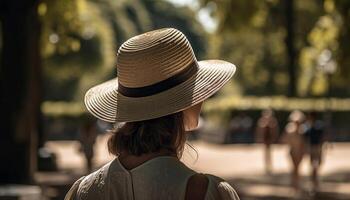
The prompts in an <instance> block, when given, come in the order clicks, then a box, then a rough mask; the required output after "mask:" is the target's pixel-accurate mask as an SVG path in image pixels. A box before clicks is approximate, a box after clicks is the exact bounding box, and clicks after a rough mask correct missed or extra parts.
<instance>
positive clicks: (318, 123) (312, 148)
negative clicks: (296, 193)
mask: <svg viewBox="0 0 350 200" xmlns="http://www.w3.org/2000/svg"><path fill="white" fill-rule="evenodd" d="M305 139H306V141H307V144H308V153H309V154H310V164H311V168H312V172H311V180H312V185H313V191H316V190H317V189H318V185H319V180H318V172H319V168H320V166H321V163H322V157H323V155H322V154H323V150H322V148H323V144H324V142H325V141H326V134H325V130H324V123H323V121H322V120H319V119H317V114H316V112H310V113H308V115H307V119H306V123H305Z"/></svg>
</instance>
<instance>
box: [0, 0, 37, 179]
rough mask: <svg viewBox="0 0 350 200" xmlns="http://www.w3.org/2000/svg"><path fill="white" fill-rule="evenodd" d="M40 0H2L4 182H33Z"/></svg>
mask: <svg viewBox="0 0 350 200" xmlns="http://www.w3.org/2000/svg"><path fill="white" fill-rule="evenodd" d="M37 3H38V2H37V1H36V0H7V1H4V0H3V1H2V2H1V3H0V9H1V12H0V13H1V14H0V17H1V18H0V21H1V32H2V54H1V68H0V69H1V71H0V76H1V80H0V83H1V111H2V112H1V113H2V114H3V117H2V124H1V134H0V160H2V164H1V165H0V183H29V182H31V181H32V177H33V173H34V172H35V170H36V155H37V144H36V143H37V130H38V129H37V124H38V123H40V122H39V120H38V116H40V102H41V95H40V91H41V89H40V86H41V84H40V83H41V63H40V43H39V41H40V23H39V20H38V16H37Z"/></svg>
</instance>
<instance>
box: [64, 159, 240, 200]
mask: <svg viewBox="0 0 350 200" xmlns="http://www.w3.org/2000/svg"><path fill="white" fill-rule="evenodd" d="M194 174H196V172H195V171H193V170H191V169H190V168H188V167H187V166H185V165H184V164H183V163H182V162H180V161H179V160H178V159H177V158H175V157H170V156H160V157H156V158H153V159H151V160H148V161H146V162H145V163H143V164H141V165H139V166H137V167H136V168H133V169H131V170H126V169H125V168H124V167H123V165H122V164H121V163H120V162H119V160H118V158H116V159H114V160H113V161H112V162H110V163H108V164H106V165H105V166H103V167H101V168H100V169H99V170H97V171H95V172H93V173H91V174H90V175H88V176H84V177H82V178H80V179H79V180H78V181H76V182H75V183H74V185H73V186H72V188H71V189H70V190H69V192H68V193H67V195H66V198H65V200H157V199H162V200H166V199H168V200H175V199H176V200H180V199H181V200H182V199H184V198H185V195H186V194H185V193H186V187H187V180H188V179H189V178H190V177H191V176H192V175H194ZM206 176H207V177H208V180H209V184H208V188H207V193H206V197H205V199H208V200H209V199H210V200H211V199H225V200H226V199H229V200H239V197H238V195H237V193H236V191H235V190H234V189H233V188H232V187H231V186H230V185H229V184H228V183H227V182H225V181H224V180H222V179H220V178H218V177H215V176H213V175H206Z"/></svg>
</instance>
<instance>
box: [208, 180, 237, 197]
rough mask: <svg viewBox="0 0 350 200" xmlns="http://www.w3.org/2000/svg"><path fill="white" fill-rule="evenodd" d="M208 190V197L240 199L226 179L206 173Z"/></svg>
mask: <svg viewBox="0 0 350 200" xmlns="http://www.w3.org/2000/svg"><path fill="white" fill-rule="evenodd" d="M206 177H207V178H208V191H207V198H206V199H223V200H239V196H238V194H237V192H236V190H235V189H234V188H233V187H232V186H231V185H230V184H229V183H228V182H227V181H225V180H224V179H222V178H220V177H217V176H214V175H210V174H206Z"/></svg>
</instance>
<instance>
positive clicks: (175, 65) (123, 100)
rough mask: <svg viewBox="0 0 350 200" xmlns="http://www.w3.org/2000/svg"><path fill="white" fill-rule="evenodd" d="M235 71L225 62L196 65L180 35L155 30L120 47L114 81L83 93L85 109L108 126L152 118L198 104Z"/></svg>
mask: <svg viewBox="0 0 350 200" xmlns="http://www.w3.org/2000/svg"><path fill="white" fill-rule="evenodd" d="M235 70H236V67H235V65H233V64H231V63H229V62H226V61H221V60H204V61H197V59H196V57H195V55H194V53H193V50H192V47H191V45H190V43H189V42H188V40H187V38H186V36H185V35H184V34H183V33H181V32H180V31H179V30H177V29H174V28H164V29H159V30H155V31H151V32H147V33H144V34H141V35H138V36H135V37H132V38H130V39H129V40H127V41H126V42H125V43H124V44H122V46H121V47H120V48H119V50H118V54H117V76H118V77H117V78H115V79H112V80H110V81H107V82H105V83H102V84H100V85H97V86H95V87H93V88H91V89H90V90H88V91H87V93H86V94H85V105H86V107H87V109H88V111H89V112H90V113H92V114H93V115H94V116H95V117H97V118H99V119H101V120H103V121H107V122H112V123H114V122H130V121H141V120H147V119H153V118H158V117H161V116H165V115H168V114H172V113H176V112H179V111H181V110H184V109H186V108H188V107H191V106H193V105H195V104H197V103H200V102H202V101H204V100H205V99H207V98H208V97H210V96H211V95H213V94H214V93H215V92H216V91H218V90H219V89H220V88H221V87H222V86H223V85H224V84H225V83H226V82H227V81H228V80H229V79H230V78H231V77H232V76H233V74H234V73H235Z"/></svg>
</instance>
